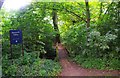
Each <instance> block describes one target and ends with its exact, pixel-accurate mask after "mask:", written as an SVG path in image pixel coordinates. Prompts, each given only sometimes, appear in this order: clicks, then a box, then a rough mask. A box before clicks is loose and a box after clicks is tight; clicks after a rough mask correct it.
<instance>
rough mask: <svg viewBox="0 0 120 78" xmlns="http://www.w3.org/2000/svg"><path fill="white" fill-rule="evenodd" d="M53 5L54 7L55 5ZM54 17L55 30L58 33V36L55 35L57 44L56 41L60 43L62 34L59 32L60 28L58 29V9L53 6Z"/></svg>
mask: <svg viewBox="0 0 120 78" xmlns="http://www.w3.org/2000/svg"><path fill="white" fill-rule="evenodd" d="M54 6H55V4H54ZM54 6H53V7H54ZM52 13H53V17H52V19H53V25H54V30H55V31H56V32H57V34H56V37H55V44H56V43H60V34H59V29H58V23H57V21H58V20H57V19H58V18H57V10H56V9H55V8H53V12H52Z"/></svg>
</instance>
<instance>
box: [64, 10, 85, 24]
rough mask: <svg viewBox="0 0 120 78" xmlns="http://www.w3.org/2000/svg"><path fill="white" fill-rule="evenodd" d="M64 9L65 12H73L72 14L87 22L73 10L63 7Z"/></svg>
mask: <svg viewBox="0 0 120 78" xmlns="http://www.w3.org/2000/svg"><path fill="white" fill-rule="evenodd" d="M65 10H66V11H67V12H69V13H71V14H73V15H75V16H77V17H78V18H80V19H81V20H83V21H85V22H87V21H86V20H85V19H84V18H83V17H81V16H80V15H78V14H76V13H74V12H73V11H70V10H68V9H66V8H65Z"/></svg>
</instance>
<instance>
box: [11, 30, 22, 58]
mask: <svg viewBox="0 0 120 78" xmlns="http://www.w3.org/2000/svg"><path fill="white" fill-rule="evenodd" d="M12 44H15V45H16V44H22V55H23V56H24V50H23V41H22V31H21V30H10V51H11V58H12Z"/></svg>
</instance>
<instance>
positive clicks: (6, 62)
mask: <svg viewBox="0 0 120 78" xmlns="http://www.w3.org/2000/svg"><path fill="white" fill-rule="evenodd" d="M2 65H3V66H2V74H3V76H56V75H57V74H58V73H59V72H60V71H61V67H60V64H59V63H58V62H55V61H53V60H47V59H39V58H37V57H36V55H35V53H25V56H23V57H20V58H18V59H13V60H10V59H8V58H7V56H6V58H5V57H4V58H3V62H2ZM11 70H12V71H11Z"/></svg>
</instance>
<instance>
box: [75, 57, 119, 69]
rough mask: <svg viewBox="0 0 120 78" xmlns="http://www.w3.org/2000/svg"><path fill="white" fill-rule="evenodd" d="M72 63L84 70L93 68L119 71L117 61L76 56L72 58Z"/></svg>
mask: <svg viewBox="0 0 120 78" xmlns="http://www.w3.org/2000/svg"><path fill="white" fill-rule="evenodd" d="M73 61H75V62H76V63H78V64H79V65H81V66H82V67H85V68H95V69H101V70H104V69H109V70H119V69H120V65H119V63H120V61H119V60H118V59H115V58H112V59H109V58H95V57H84V56H81V55H77V56H76V57H75V58H73Z"/></svg>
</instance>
